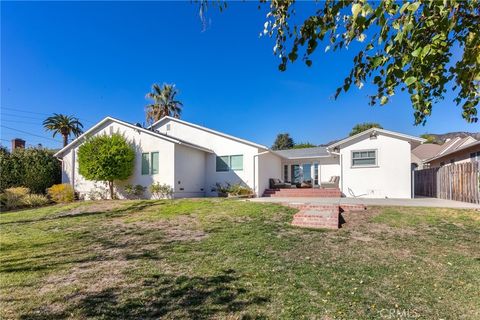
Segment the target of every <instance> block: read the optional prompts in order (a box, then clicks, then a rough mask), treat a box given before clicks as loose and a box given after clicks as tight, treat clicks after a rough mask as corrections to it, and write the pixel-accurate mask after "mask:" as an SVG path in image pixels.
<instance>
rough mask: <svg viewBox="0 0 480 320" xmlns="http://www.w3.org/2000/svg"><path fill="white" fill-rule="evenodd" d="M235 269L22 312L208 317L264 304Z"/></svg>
mask: <svg viewBox="0 0 480 320" xmlns="http://www.w3.org/2000/svg"><path fill="white" fill-rule="evenodd" d="M239 280H240V277H239V276H238V275H237V274H236V272H235V271H234V270H231V269H230V270H224V271H222V272H221V273H220V274H217V275H214V276H209V277H187V276H180V277H173V276H171V275H164V274H161V275H154V276H151V277H149V278H147V279H146V280H144V281H143V283H142V284H141V285H140V286H127V287H125V288H123V287H112V288H107V289H104V290H102V291H100V292H95V293H86V294H80V299H79V300H78V301H77V302H75V303H74V304H73V305H72V306H69V307H67V308H66V310H64V311H63V312H61V313H49V312H47V311H45V310H37V311H35V312H32V313H29V314H24V315H21V317H20V318H21V319H61V318H65V317H67V316H68V315H77V316H79V317H82V318H83V317H86V318H102V319H157V318H160V317H163V316H167V315H168V317H173V318H188V319H207V318H212V317H216V318H218V317H222V316H223V317H225V316H227V315H228V314H231V313H238V312H241V311H243V310H245V309H246V308H247V307H249V306H251V305H262V304H265V303H267V302H268V301H269V299H268V298H267V297H262V296H256V295H252V294H250V293H249V292H248V291H247V290H246V289H245V288H243V287H241V286H240V281H239Z"/></svg>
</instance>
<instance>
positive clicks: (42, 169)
mask: <svg viewBox="0 0 480 320" xmlns="http://www.w3.org/2000/svg"><path fill="white" fill-rule="evenodd" d="M53 153H54V152H53V151H51V150H47V149H43V148H27V149H20V148H17V149H15V150H14V151H13V152H8V151H7V150H5V149H0V191H2V190H5V189H8V188H11V187H19V186H24V187H28V188H29V189H30V190H31V191H32V192H33V193H45V190H46V189H47V188H48V187H50V186H52V185H53V184H55V183H59V182H60V181H61V177H62V173H61V163H60V161H58V159H56V158H55V157H54V156H53Z"/></svg>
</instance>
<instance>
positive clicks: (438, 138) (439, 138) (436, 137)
mask: <svg viewBox="0 0 480 320" xmlns="http://www.w3.org/2000/svg"><path fill="white" fill-rule="evenodd" d="M425 135H428V136H430V137H432V140H433V141H435V143H438V144H443V143H444V142H445V141H446V140H447V139H453V138H455V137H460V138H465V137H468V136H470V137H472V138H474V139H476V140H480V132H465V131H457V132H447V133H440V134H438V133H426V134H425Z"/></svg>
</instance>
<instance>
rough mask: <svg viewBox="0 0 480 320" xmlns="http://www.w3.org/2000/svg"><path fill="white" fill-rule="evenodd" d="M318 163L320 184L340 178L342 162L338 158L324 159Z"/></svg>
mask: <svg viewBox="0 0 480 320" xmlns="http://www.w3.org/2000/svg"><path fill="white" fill-rule="evenodd" d="M318 163H319V164H320V178H319V179H320V184H321V183H322V182H328V181H329V180H330V178H331V177H333V176H340V160H339V157H338V156H332V157H330V158H322V159H320V160H319V161H318Z"/></svg>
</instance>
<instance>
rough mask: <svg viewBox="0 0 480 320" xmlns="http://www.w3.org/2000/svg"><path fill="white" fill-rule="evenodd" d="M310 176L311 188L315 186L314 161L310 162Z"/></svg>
mask: <svg viewBox="0 0 480 320" xmlns="http://www.w3.org/2000/svg"><path fill="white" fill-rule="evenodd" d="M310 177H312V188H313V187H315V163H313V162H312V163H311V166H310Z"/></svg>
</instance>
